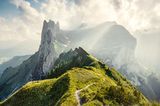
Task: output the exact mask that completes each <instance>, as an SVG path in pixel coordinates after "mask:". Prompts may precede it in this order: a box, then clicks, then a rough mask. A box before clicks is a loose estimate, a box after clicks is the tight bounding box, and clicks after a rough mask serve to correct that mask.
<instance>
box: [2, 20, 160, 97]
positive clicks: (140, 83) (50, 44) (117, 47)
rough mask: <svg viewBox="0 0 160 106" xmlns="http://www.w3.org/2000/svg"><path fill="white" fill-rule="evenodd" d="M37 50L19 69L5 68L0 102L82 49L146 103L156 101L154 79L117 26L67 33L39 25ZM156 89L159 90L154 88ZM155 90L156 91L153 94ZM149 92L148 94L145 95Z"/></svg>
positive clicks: (109, 24) (54, 26)
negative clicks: (60, 59) (128, 84)
mask: <svg viewBox="0 0 160 106" xmlns="http://www.w3.org/2000/svg"><path fill="white" fill-rule="evenodd" d="M41 35H42V37H41V44H40V47H39V50H38V51H37V52H36V53H35V54H34V55H32V56H31V58H29V59H28V60H26V61H25V62H23V63H22V64H21V65H20V66H18V67H15V68H8V69H6V70H5V71H4V73H3V76H4V77H3V78H1V79H0V99H4V98H6V97H7V96H8V95H10V94H12V93H13V92H14V91H15V90H16V89H18V88H19V87H21V86H22V85H24V84H25V83H27V82H28V81H31V80H39V79H43V78H44V77H45V76H46V75H47V74H48V72H49V70H51V69H52V68H55V66H54V63H55V61H56V59H57V58H58V56H59V55H60V54H61V53H62V52H64V51H68V50H70V49H71V48H72V49H73V48H75V47H79V46H81V47H83V48H84V49H85V50H87V51H88V52H89V53H90V54H92V55H93V56H95V57H97V58H98V59H100V60H102V61H103V62H104V63H105V64H108V65H109V66H110V67H114V68H115V69H116V70H118V71H119V72H121V73H122V74H123V75H124V76H126V77H127V78H128V79H129V80H130V81H131V82H132V84H134V85H135V86H137V88H139V89H140V91H141V92H142V93H143V94H144V95H145V96H147V98H149V99H154V100H159V98H158V97H159V95H158V94H159V93H157V90H156V89H153V86H152V84H151V83H150V82H151V81H153V80H149V79H154V78H150V77H154V76H150V75H149V74H150V73H146V72H147V70H146V69H145V68H143V67H142V66H141V65H140V64H139V63H138V62H137V61H136V59H135V54H134V52H135V47H136V39H135V38H134V37H133V36H132V35H131V34H130V33H129V32H128V31H127V30H126V29H125V28H124V27H123V26H121V25H118V24H116V23H115V22H105V23H102V24H100V25H97V26H95V27H92V28H87V27H86V28H80V29H75V30H71V31H66V30H62V29H60V28H59V23H56V24H55V23H54V22H53V21H51V20H50V21H49V22H46V21H44V23H43V29H42V34H41ZM157 89H160V88H157ZM155 90H156V91H155ZM148 92H149V93H148Z"/></svg>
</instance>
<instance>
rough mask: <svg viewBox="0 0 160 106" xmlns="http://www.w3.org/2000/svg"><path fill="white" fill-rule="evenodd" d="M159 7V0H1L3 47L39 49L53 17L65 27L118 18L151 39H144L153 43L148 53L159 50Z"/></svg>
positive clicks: (0, 44)
mask: <svg viewBox="0 0 160 106" xmlns="http://www.w3.org/2000/svg"><path fill="white" fill-rule="evenodd" d="M159 10H160V0H148V1H146V0H0V50H4V49H9V48H12V47H14V46H16V45H20V44H22V45H24V44H25V45H28V46H23V47H24V48H25V47H26V48H30V49H31V50H30V51H31V52H34V51H36V50H37V48H38V45H39V41H40V36H41V30H42V23H43V21H44V20H49V19H51V20H54V21H59V23H60V27H61V28H62V29H74V28H77V27H78V26H80V25H81V24H83V23H85V24H87V25H89V26H93V25H96V24H99V23H103V22H106V21H115V22H116V23H118V24H120V25H122V26H124V27H125V28H126V29H127V30H128V31H129V32H130V33H131V34H132V35H133V36H134V37H136V38H137V39H138V41H140V43H139V44H141V42H142V40H143V39H145V38H146V39H151V40H149V41H148V40H145V41H147V42H149V44H147V43H146V42H145V43H144V42H143V44H145V45H146V47H145V48H148V47H150V51H148V53H149V54H150V53H152V52H155V53H159V51H160V50H159V49H158V50H157V48H154V47H155V45H156V47H157V45H158V44H160V43H159V42H160V40H159V41H157V43H154V38H157V37H158V38H160V36H159V35H160V12H159ZM144 36H147V37H144ZM148 36H149V37H148ZM31 42H32V43H31ZM150 44H151V45H150ZM30 45H32V47H29V46H30ZM138 48H139V49H140V50H141V51H139V53H138V54H141V55H140V56H142V54H143V53H144V50H143V49H142V46H139V47H138ZM145 50H146V51H147V49H145ZM157 51H158V52H157ZM156 55H157V54H155V57H154V58H157V57H156Z"/></svg>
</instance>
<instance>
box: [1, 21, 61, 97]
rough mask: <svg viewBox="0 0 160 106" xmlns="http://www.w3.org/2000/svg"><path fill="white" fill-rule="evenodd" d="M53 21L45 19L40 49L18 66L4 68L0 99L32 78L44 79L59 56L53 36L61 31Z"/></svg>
mask: <svg viewBox="0 0 160 106" xmlns="http://www.w3.org/2000/svg"><path fill="white" fill-rule="evenodd" d="M58 27H59V25H58V24H55V23H54V22H53V21H49V22H48V23H47V22H46V21H44V26H43V30H42V39H41V45H40V47H39V50H38V51H37V52H36V53H35V54H34V55H32V56H31V57H30V58H29V59H27V60H25V61H24V62H23V63H22V64H20V65H19V66H17V67H9V68H7V69H6V70H4V72H3V75H2V77H1V78H0V99H1V100H2V99H5V98H6V97H7V96H8V95H10V94H11V93H13V92H15V91H16V90H17V89H18V88H20V87H21V86H23V85H24V84H26V83H27V82H28V81H31V80H38V79H42V78H43V77H44V76H45V74H46V73H47V71H49V69H50V68H51V66H52V65H53V63H54V61H55V59H56V58H57V57H58V55H57V52H56V51H55V46H56V45H55V44H54V43H56V42H55V40H54V38H53V37H55V36H56V33H58V31H59V28H58Z"/></svg>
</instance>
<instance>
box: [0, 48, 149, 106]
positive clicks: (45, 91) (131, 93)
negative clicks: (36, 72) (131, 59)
mask: <svg viewBox="0 0 160 106" xmlns="http://www.w3.org/2000/svg"><path fill="white" fill-rule="evenodd" d="M48 76H49V78H52V77H53V76H54V77H57V78H53V79H47V80H42V81H34V82H29V83H28V84H26V85H25V86H23V87H22V88H21V89H20V90H18V91H17V92H16V93H14V94H13V95H12V96H10V97H9V98H8V99H7V100H6V101H4V102H3V104H2V106H10V105H11V106H20V105H23V106H51V105H54V106H76V105H78V106H80V105H83V106H103V105H125V106H128V105H147V104H149V102H148V100H147V99H146V98H145V97H144V96H143V95H142V94H141V93H140V92H139V91H138V90H137V89H136V88H135V87H133V86H132V85H131V84H130V83H129V82H128V81H127V80H126V79H125V78H124V77H122V76H121V75H120V74H119V73H118V72H117V71H116V70H114V69H113V68H111V69H110V68H109V67H108V66H106V65H105V64H103V63H101V62H100V61H99V60H97V59H95V58H94V57H92V56H91V55H90V54H88V53H87V52H86V51H84V50H83V49H82V48H78V49H75V50H74V51H73V50H71V51H69V52H67V53H63V54H61V55H60V56H59V58H58V59H57V60H56V62H55V65H54V68H53V70H52V71H51V72H50V74H49V75H48Z"/></svg>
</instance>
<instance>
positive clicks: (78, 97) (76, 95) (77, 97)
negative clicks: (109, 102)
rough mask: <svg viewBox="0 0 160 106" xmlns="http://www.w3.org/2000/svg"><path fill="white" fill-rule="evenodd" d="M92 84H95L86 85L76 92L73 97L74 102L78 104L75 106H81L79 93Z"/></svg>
mask: <svg viewBox="0 0 160 106" xmlns="http://www.w3.org/2000/svg"><path fill="white" fill-rule="evenodd" d="M93 84H95V83H92V84H89V85H87V86H86V87H84V88H82V89H79V90H76V92H75V97H76V100H77V102H78V105H77V106H81V99H80V92H81V91H83V90H85V89H87V88H88V87H90V86H91V85H93Z"/></svg>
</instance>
